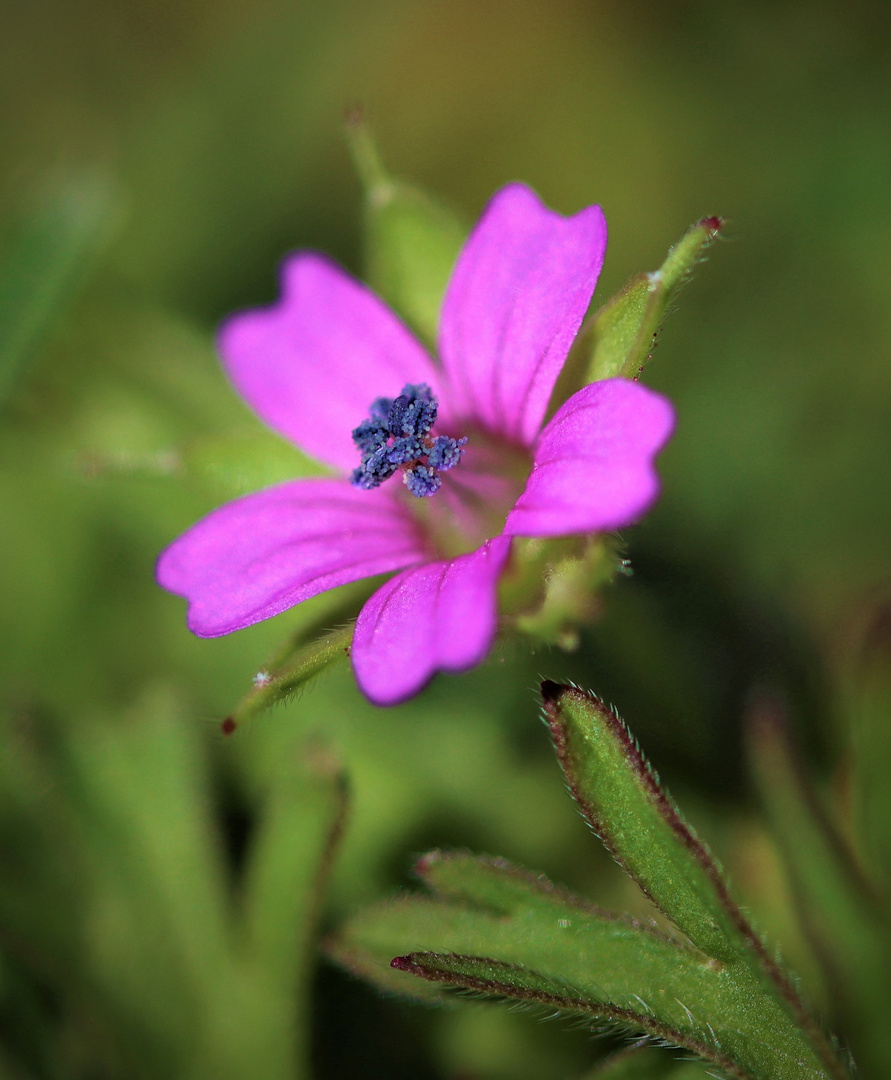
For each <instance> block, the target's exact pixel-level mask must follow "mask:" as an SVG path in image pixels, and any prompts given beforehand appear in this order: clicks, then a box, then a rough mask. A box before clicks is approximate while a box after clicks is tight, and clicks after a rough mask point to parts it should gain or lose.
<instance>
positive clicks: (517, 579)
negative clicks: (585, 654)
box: [498, 533, 626, 651]
mask: <svg viewBox="0 0 891 1080" xmlns="http://www.w3.org/2000/svg"><path fill="white" fill-rule="evenodd" d="M625 570H626V563H625V561H624V560H623V559H622V557H621V555H620V554H619V551H618V548H617V544H616V540H615V538H614V537H613V536H610V535H607V534H604V533H598V534H593V535H589V536H577V537H557V538H553V537H550V538H546V539H541V538H530V537H517V538H515V540H514V543H513V548H512V551H511V563H510V567H509V569H508V572H507V573H506V574H505V575H504V577H503V578H502V581H501V584H500V587H499V605H498V606H499V611H500V612H501V613H502V616H505V617H506V619H507V620H508V623H509V625H511V626H513V627H515V628H516V629H517V630H519V631H520V633H522V634H525V635H526V636H528V637H531V638H534V639H536V640H537V641H539V642H544V643H546V644H549V645H557V646H558V647H559V648H561V649H565V650H567V651H569V650H572V649H575V648H577V646H578V642H579V628H580V627H582V626H586V625H588V624H590V623H591V622H592V620H593V619H594V618H595V617H596V616H597V613H598V611H599V610H600V604H601V594H602V592H603V589H604V588H605V587H606V586H607V585H608V584H609V583H610V582H611V581H612V580H613V579H614V578H615V576H616V575H617V574H620V573H624V572H625Z"/></svg>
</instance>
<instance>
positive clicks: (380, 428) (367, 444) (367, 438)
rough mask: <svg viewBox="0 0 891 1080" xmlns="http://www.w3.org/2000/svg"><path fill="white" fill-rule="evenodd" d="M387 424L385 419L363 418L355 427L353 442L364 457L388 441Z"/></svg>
mask: <svg viewBox="0 0 891 1080" xmlns="http://www.w3.org/2000/svg"><path fill="white" fill-rule="evenodd" d="M387 435H388V431H387V425H386V423H385V422H384V421H383V420H375V419H371V420H363V421H362V423H361V424H360V425H359V426H358V427H356V428H353V442H354V443H355V444H356V448H357V449H358V450H359V452H360V453H361V454H362V456H363V457H365V456H367V455H368V454H373V453H374V451H375V450H380V448H381V447H382V446H385V445H386V442H387Z"/></svg>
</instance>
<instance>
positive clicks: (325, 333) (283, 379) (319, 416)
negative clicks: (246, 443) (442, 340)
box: [219, 252, 441, 470]
mask: <svg viewBox="0 0 891 1080" xmlns="http://www.w3.org/2000/svg"><path fill="white" fill-rule="evenodd" d="M281 276H282V297H281V299H280V300H279V301H278V303H276V304H273V305H272V306H271V307H268V308H261V309H258V310H255V311H245V312H242V313H241V314H238V315H233V316H232V317H231V318H230V319H228V320H227V321H226V322H225V323H224V324H223V327H222V329H221V331H220V337H219V347H220V352H221V353H222V356H223V361H224V364H225V367H226V370H227V371H228V373H229V376H230V378H231V379H232V382H233V383H234V385H235V388H236V389H237V390H238V392H239V393H240V394H241V396H242V397H243V398H244V399H245V401H247V403H248V404H249V405H250V406H251V408H253V409H254V411H255V412H256V413H257V415H258V416H259V417H260V418H261V419H262V420H263V421H265V422H266V423H267V424H269V426H270V427H272V428H274V429H275V430H276V431H278V432H279V433H280V434H282V435H284V436H285V437H286V438H288V439H290V440H291V441H292V442H294V443H296V444H297V445H298V446H299V447H300V448H301V449H303V450H304V451H305V452H306V453H307V454H309V455H310V456H311V457H314V458H317V459H318V460H319V461H323V462H325V463H326V464H328V465H333V466H334V467H335V468H338V469H344V470H345V469H352V468H353V467H354V466H355V465H358V463H359V455H358V452H357V450H356V448H355V446H354V445H353V441H352V439H351V438H350V432H351V431H352V429H353V428H354V427H356V426H357V424H359V423H360V422H361V421H362V420H364V419H365V417H366V416H367V415H368V408H369V406H370V405H371V403H372V401H374V400H375V399H376V398H379V397H395V396H396V395H397V394H398V393H399V392H400V391H401V390H402V387H403V386H404V385H405V384H406V383H428V384H430V386H431V387H432V388H433V390H434V393H436V392H441V391H440V388H439V386H438V381H439V376H438V373H437V371H436V369H435V368H434V366H433V364H432V362H431V361H430V358H429V357H428V356H427V354H426V352H424V350H423V348H422V347H421V346H420V345H419V344H418V343H417V341H415V339H414V338H413V337H412V335H411V334H410V333H409V331H408V330H406V328H405V327H404V326H403V325H402V323H400V322H399V320H398V319H397V318H396V316H395V315H394V314H393V313H392V312H391V311H390V310H389V308H387V307H386V306H385V305H384V304H383V303H382V302H381V301H380V300H379V299H378V298H377V297H376V296H375V295H374V293H372V292H370V291H369V290H368V289H366V288H365V286H364V285H360V284H359V282H358V281H355V280H354V279H353V278H351V277H350V276H349V275H348V274H346V273H345V272H344V271H343V270H341V269H340V268H339V267H338V266H336V265H335V264H334V263H332V262H329V261H328V260H327V259H325V258H323V257H322V256H320V255H314V254H311V253H306V252H304V253H301V254H297V255H293V256H291V257H290V258H289V259H286V260H285V262H284V264H283V266H282V275H281Z"/></svg>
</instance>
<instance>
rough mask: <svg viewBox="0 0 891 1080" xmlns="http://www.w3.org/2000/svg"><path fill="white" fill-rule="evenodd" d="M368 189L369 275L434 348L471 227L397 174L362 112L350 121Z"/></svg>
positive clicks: (358, 163) (352, 142)
mask: <svg viewBox="0 0 891 1080" xmlns="http://www.w3.org/2000/svg"><path fill="white" fill-rule="evenodd" d="M347 136H348V139H349V144H350V149H351V150H352V153H353V159H354V161H355V163H356V168H357V170H358V172H359V177H360V179H361V181H362V186H363V188H364V193H365V205H364V231H365V263H366V265H365V277H366V280H367V281H368V283H369V285H370V286H371V287H372V289H374V291H375V292H376V293H378V294H379V295H380V296H381V297H382V298H383V299H384V300H385V301H386V302H387V303H388V304H389V305H390V306H391V307H392V308H393V310H394V311H395V312H396V313H397V314H398V315H400V316H401V317H402V318H403V319H404V320H405V321H406V323H408V325H409V326H410V327H411V328H412V329H413V330H415V331H416V332H417V334H418V335H419V337H420V338H421V339H422V340H423V341H424V342H425V343H426V344H427V345H429V346H430V347H431V348H433V347H435V345H436V332H437V327H438V326H439V311H440V308H441V307H442V298H443V296H444V295H445V290H446V285H447V284H448V281H449V277H450V276H451V273H452V268H453V267H454V265H455V260H456V259H457V257H458V252H459V251H460V250H461V246H462V245H463V243H464V241H465V239H466V238H467V233H468V231H469V230H468V229H467V227H466V226H465V225H464V224H463V223H462V222H461V221H460V219H459V218H458V217H456V216H455V214H453V213H452V211H451V210H449V209H447V208H446V207H445V206H443V205H442V204H441V203H439V202H437V201H436V200H435V199H433V198H431V197H430V196H429V195H427V194H426V193H425V192H423V191H420V190H418V189H417V188H415V187H412V186H411V185H409V184H405V183H403V182H402V181H401V180H395V179H393V178H392V177H391V176H390V175H389V174H388V173H387V171H386V170H385V169H384V166H383V164H382V162H381V160H380V156H379V154H378V151H377V147H376V146H375V144H374V141H373V139H372V137H371V134H370V133H369V131H368V128H367V127H366V126H365V124H364V122H363V121H362V120H361V118H359V117H354V118H351V120H350V121H349V123H348V124H347Z"/></svg>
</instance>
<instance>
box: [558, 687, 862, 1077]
mask: <svg viewBox="0 0 891 1080" xmlns="http://www.w3.org/2000/svg"><path fill="white" fill-rule="evenodd" d="M542 698H543V701H544V711H545V717H546V719H547V722H548V724H549V726H550V728H551V734H552V737H553V739H554V743H555V746H556V749H557V755H558V758H559V760H560V764H561V766H562V768H563V770H564V773H565V774H566V778H567V782H568V785H569V788H570V791H571V792H572V795H573V797H574V798H575V799H576V801H577V802H578V804H579V807H580V809H581V811H582V814H583V815H584V817H585V818H586V820H587V821H588V823H589V824H590V825H591V827H592V828H593V829H594V831H595V832H596V833H597V835H598V836H599V837H600V839H601V840H602V841H603V843H604V845H605V846H606V847H607V849H608V850H609V851H610V852H611V854H612V855H613V856H614V858H615V859H616V861H617V862H618V863H619V864H620V865H621V866H622V867H624V869H625V870H627V872H628V873H629V874H630V875H631V877H632V878H634V880H635V882H636V883H637V885H638V887H639V888H640V889H641V890H642V891H643V893H644V894H645V895H646V896H647V897H649V899H650V900H652V901H653V903H654V904H655V905H656V906H657V907H658V908H659V910H660V911H662V913H663V914H664V915H666V916H667V917H668V918H669V919H671V920H672V922H673V923H674V924H675V925H676V926H677V927H678V928H679V929H680V930H682V931H683V932H684V933H685V934H686V935H687V937H688V938H689V939H690V941H691V942H693V944H694V945H696V946H697V947H698V948H700V949H702V950H703V952H705V953H707V954H708V955H709V956H713V957H715V958H717V959H719V960H721V961H722V962H724V963H725V964H728V965H730V966H732V967H734V968H738V967H739V966H740V965H743V966H745V967H746V968H747V969H748V971H749V973H750V975H751V976H752V977H753V978H754V979H756V980H757V981H758V982H759V984H760V986H761V988H762V990H763V991H764V992H766V993H768V994H770V995H771V996H772V997H773V998H774V999H775V1001H776V1002H777V1004H778V1005H779V1006H780V1007H781V1008H783V1009H784V1010H786V1011H787V1013H788V1015H789V1016H790V1017H792V1018H794V1020H795V1022H796V1024H797V1025H798V1030H800V1031H802V1032H806V1033H807V1037H808V1038H809V1039H810V1040H811V1042H812V1043H813V1045H814V1046H815V1047H816V1048H817V1052H818V1053H819V1054H820V1056H821V1059H822V1060H823V1062H824V1063H825V1066H826V1068H828V1069H829V1072H828V1073H827V1075H833V1076H844V1075H846V1073H845V1069H844V1067H843V1066H842V1065H841V1064H840V1063H839V1061H838V1059H837V1058H836V1056H835V1054H834V1052H833V1050H832V1048H831V1047H830V1045H829V1043H828V1041H827V1040H826V1038H825V1036H824V1035H823V1033H822V1031H821V1029H820V1027H819V1025H818V1024H817V1023H816V1022H815V1020H814V1018H813V1017H812V1015H811V1013H810V1011H809V1010H808V1009H807V1007H806V1006H805V1004H804V1002H803V1001H802V999H801V996H800V995H799V993H798V991H797V989H796V988H795V985H794V983H793V981H792V979H791V978H790V977H789V976H788V975H787V974H786V973H785V972H784V971H783V969H782V968H781V967H780V966H779V964H778V963H777V961H776V960H775V959H774V957H773V956H771V954H770V953H769V952H768V950H767V948H766V946H765V944H764V942H763V940H762V939H761V937H760V935H759V934H758V933H756V931H755V930H754V928H753V927H752V925H751V923H750V922H749V920H748V919H747V918H746V916H745V915H744V913H743V912H742V910H741V909H740V907H739V905H738V904H737V903H736V901H735V900H734V899H733V897H732V896H731V893H730V889H729V887H728V884H727V882H726V880H725V878H724V875H723V872H722V870H721V868H720V866H719V865H718V863H717V862H716V861H715V859H714V858H713V857H712V855H711V853H710V852H709V850H708V848H707V847H706V846H705V844H704V843H703V842H702V841H701V840H700V839H699V838H698V837H697V836H696V835H695V833H694V832H693V830H692V829H691V828H690V827H689V825H687V823H686V822H685V821H684V820H683V818H682V817H681V814H680V811H679V810H678V808H677V806H676V805H675V804H674V802H673V801H672V799H671V798H670V796H669V795H668V793H667V791H665V789H664V788H663V787H662V786H661V784H660V782H659V778H658V777H657V776H656V774H655V772H654V771H653V770H652V769H651V767H650V765H649V763H648V762H647V760H646V759H645V758H644V756H643V754H642V753H641V750H640V747H639V746H638V745H637V741H636V740H635V739H634V737H633V736H632V735H631V733H630V731H629V730H628V728H627V727H626V726H625V724H624V723H623V722H622V720H621V719H620V718H619V716H618V714H617V713H616V712H615V711H614V710H612V709H610V708H609V707H608V706H606V705H605V704H604V703H603V702H602V701H600V700H599V699H598V698H597V697H595V696H594V695H593V694H590V693H587V692H585V691H583V690H581V689H579V688H578V687H575V686H561V685H558V684H556V683H552V682H545V683H543V684H542Z"/></svg>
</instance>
